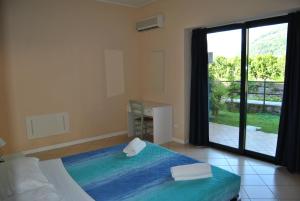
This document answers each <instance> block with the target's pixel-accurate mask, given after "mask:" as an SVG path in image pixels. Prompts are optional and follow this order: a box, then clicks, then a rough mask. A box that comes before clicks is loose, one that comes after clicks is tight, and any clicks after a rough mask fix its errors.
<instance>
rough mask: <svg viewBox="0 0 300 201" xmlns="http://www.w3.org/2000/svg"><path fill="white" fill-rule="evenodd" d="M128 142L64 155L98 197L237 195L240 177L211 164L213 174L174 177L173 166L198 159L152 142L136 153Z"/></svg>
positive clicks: (194, 200)
mask: <svg viewBox="0 0 300 201" xmlns="http://www.w3.org/2000/svg"><path fill="white" fill-rule="evenodd" d="M126 145H127V144H121V145H117V146H113V147H109V148H105V149H100V150H96V151H91V152H86V153H81V154H77V155H74V156H68V157H64V158H62V161H63V164H64V166H65V168H66V170H67V172H68V173H69V174H70V175H71V177H72V178H73V179H74V180H75V181H76V182H77V183H78V184H79V185H80V186H81V188H82V189H83V190H84V191H86V192H87V193H88V194H89V195H90V196H91V197H92V198H93V199H95V200H96V201H99V200H103V201H111V200H113V201H115V200H124V201H125V200H126V201H144V200H145V201H146V200H149V201H150V200H151V201H168V200H170V201H177V200H178V201H229V200H231V199H232V198H234V197H235V196H237V195H238V193H239V189H240V177H239V176H237V175H235V174H232V173H230V172H227V171H225V170H223V169H220V168H218V167H214V166H212V172H213V177H212V178H207V179H200V180H193V181H176V182H175V181H174V180H173V178H172V176H171V172H170V167H172V166H176V165H185V164H191V163H196V162H199V161H197V160H194V159H192V158H189V157H187V156H184V155H181V154H178V153H175V152H173V151H170V150H168V149H166V148H163V147H161V146H159V145H155V144H152V143H147V146H146V148H145V149H144V150H143V151H142V152H141V153H140V154H138V155H137V156H135V157H131V158H128V157H126V155H125V154H124V153H123V152H122V150H123V148H124V147H125V146H126Z"/></svg>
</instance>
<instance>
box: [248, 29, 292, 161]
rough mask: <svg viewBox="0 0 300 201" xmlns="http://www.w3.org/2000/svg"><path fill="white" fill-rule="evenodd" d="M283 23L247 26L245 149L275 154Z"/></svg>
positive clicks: (281, 87) (279, 98)
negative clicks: (248, 27)
mask: <svg viewBox="0 0 300 201" xmlns="http://www.w3.org/2000/svg"><path fill="white" fill-rule="evenodd" d="M286 42H287V23H282V24H275V25H269V26H259V27H254V28H250V29H249V44H248V46H249V55H248V76H247V77H248V80H247V83H248V84H247V87H248V95H247V129H246V147H245V148H246V150H250V151H254V152H258V153H261V154H265V155H269V156H275V153H276V146H277V134H278V126H279V118H280V112H281V102H282V95H283V82H284V71H285V69H284V67H285V54H286Z"/></svg>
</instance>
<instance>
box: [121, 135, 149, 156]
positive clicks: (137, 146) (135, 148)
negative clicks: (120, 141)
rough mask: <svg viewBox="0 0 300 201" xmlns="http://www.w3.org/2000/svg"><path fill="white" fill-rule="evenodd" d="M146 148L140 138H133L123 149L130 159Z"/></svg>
mask: <svg viewBox="0 0 300 201" xmlns="http://www.w3.org/2000/svg"><path fill="white" fill-rule="evenodd" d="M145 147H146V143H145V142H144V141H142V140H141V139H140V138H137V137H136V138H134V139H133V140H132V141H131V142H129V144H128V145H127V146H126V147H125V148H124V149H123V152H124V153H126V155H127V156H128V157H132V156H135V155H137V154H138V153H140V152H141V151H142V150H143V149H144V148H145Z"/></svg>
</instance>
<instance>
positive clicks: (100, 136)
mask: <svg viewBox="0 0 300 201" xmlns="http://www.w3.org/2000/svg"><path fill="white" fill-rule="evenodd" d="M127 133H128V131H118V132H113V133H107V134H102V135H97V136H94V137H89V138H83V139H80V140H73V141H70V142H65V143H60V144H54V145H49V146H44V147H39V148H36V149H29V150H26V151H22V153H23V154H24V155H27V154H34V153H38V152H42V151H49V150H53V149H59V148H63V147H68V146H72V145H77V144H82V143H86V142H91V141H95V140H101V139H105V138H110V137H116V136H120V135H124V134H127Z"/></svg>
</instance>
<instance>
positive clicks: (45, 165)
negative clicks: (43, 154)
mask: <svg viewBox="0 0 300 201" xmlns="http://www.w3.org/2000/svg"><path fill="white" fill-rule="evenodd" d="M39 165H40V169H41V170H42V172H43V173H44V175H45V176H46V177H47V179H48V180H49V182H50V183H51V184H53V185H54V186H55V188H56V190H57V193H58V194H59V195H60V196H61V197H62V198H63V200H65V201H94V199H92V198H91V197H90V196H89V195H88V194H87V193H86V192H85V191H84V190H83V189H82V188H81V187H80V186H79V185H78V184H77V183H76V182H75V181H74V180H73V179H72V177H70V175H69V174H68V173H67V171H66V169H65V168H64V165H63V163H62V161H61V159H53V160H47V161H40V164H39Z"/></svg>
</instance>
